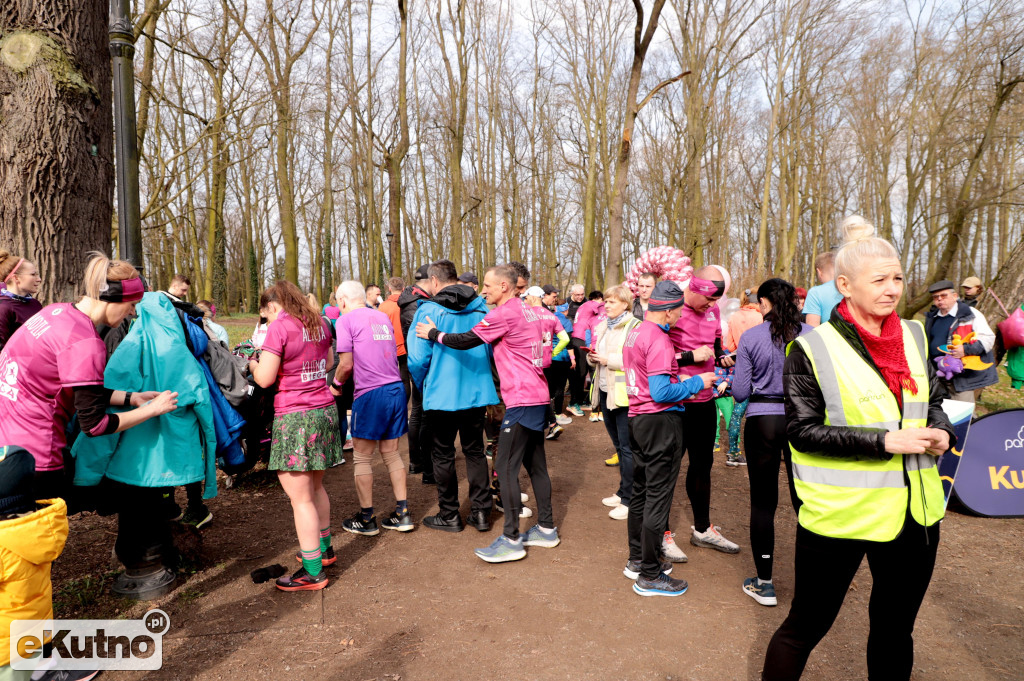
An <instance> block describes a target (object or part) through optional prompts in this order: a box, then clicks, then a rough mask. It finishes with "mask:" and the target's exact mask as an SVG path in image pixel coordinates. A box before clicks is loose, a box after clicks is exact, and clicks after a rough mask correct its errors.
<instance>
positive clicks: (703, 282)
mask: <svg viewBox="0 0 1024 681" xmlns="http://www.w3.org/2000/svg"><path fill="white" fill-rule="evenodd" d="M690 290H691V291H693V292H694V293H699V294H701V295H702V296H706V297H708V298H717V297H719V296H721V295H722V294H723V293H725V282H724V281H716V280H714V279H701V278H700V277H691V278H690Z"/></svg>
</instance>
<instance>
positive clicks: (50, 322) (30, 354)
mask: <svg viewBox="0 0 1024 681" xmlns="http://www.w3.org/2000/svg"><path fill="white" fill-rule="evenodd" d="M106 364H107V349H106V347H105V346H104V345H103V341H102V340H100V337H99V334H97V333H96V327H95V326H94V325H93V323H92V320H91V319H89V317H88V316H86V315H85V314H84V313H82V312H80V311H79V310H78V309H76V308H75V306H74V305H72V304H71V303H58V304H56V305H48V306H46V307H44V308H43V309H42V310H40V311H39V312H38V313H37V314H36V315H35V316H33V317H31V318H30V319H29V320H28V321H27V322H25V325H24V326H22V327H21V328H20V329H18V330H17V331H16V332H15V334H14V335H13V336H11V340H10V341H9V342H8V343H7V345H6V346H5V347H4V349H3V352H0V444H4V445H18V446H20V447H24V448H25V449H27V450H28V451H30V452H31V453H32V456H33V457H34V458H35V460H36V470H37V471H56V470H61V469H62V468H64V456H63V454H62V452H61V450H62V449H63V447H64V446H65V444H67V440H66V438H65V435H64V429H65V428H66V427H67V424H68V421H70V420H71V415H72V414H74V412H75V401H74V397H73V396H72V394H71V389H72V388H74V387H75V386H82V385H103V369H104V367H105V366H106Z"/></svg>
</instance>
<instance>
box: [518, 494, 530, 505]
mask: <svg viewBox="0 0 1024 681" xmlns="http://www.w3.org/2000/svg"><path fill="white" fill-rule="evenodd" d="M519 500H520V501H521V502H523V503H524V504H525V503H526V502H527V501H529V500H530V495H529V494H527V493H526V492H520V493H519Z"/></svg>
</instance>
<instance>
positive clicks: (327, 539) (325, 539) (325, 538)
mask: <svg viewBox="0 0 1024 681" xmlns="http://www.w3.org/2000/svg"><path fill="white" fill-rule="evenodd" d="M329 548H331V528H329V527H325V528H324V529H322V530H320V553H325V552H326V551H327V549H329Z"/></svg>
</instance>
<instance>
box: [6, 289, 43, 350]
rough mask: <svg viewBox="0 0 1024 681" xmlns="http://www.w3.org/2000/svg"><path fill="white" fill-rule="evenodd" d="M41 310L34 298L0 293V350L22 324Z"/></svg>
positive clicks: (41, 306)
mask: <svg viewBox="0 0 1024 681" xmlns="http://www.w3.org/2000/svg"><path fill="white" fill-rule="evenodd" d="M42 309H43V304H42V303H40V302H39V301H38V300H36V299H35V298H28V299H26V298H22V297H21V296H11V295H10V294H9V293H8V292H6V291H5V292H3V293H0V350H3V348H4V346H5V345H7V341H9V340H11V336H13V335H14V332H15V331H17V330H18V329H19V328H20V327H21V325H22V324H24V323H25V322H27V321H28V320H29V318H30V317H32V316H33V315H34V314H35V313H36V312H39V311H40V310H42Z"/></svg>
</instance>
